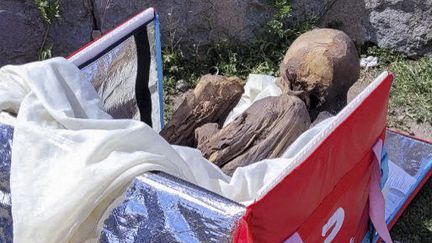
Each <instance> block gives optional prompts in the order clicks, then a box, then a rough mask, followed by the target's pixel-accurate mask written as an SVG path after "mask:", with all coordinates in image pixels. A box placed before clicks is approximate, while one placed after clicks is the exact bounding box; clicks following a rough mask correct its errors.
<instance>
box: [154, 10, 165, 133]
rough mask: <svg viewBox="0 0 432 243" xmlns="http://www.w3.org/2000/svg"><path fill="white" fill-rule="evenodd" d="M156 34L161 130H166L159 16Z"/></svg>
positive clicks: (156, 20)
mask: <svg viewBox="0 0 432 243" xmlns="http://www.w3.org/2000/svg"><path fill="white" fill-rule="evenodd" d="M155 29H156V30H155V33H156V65H157V67H156V69H157V72H158V91H159V104H160V123H161V129H162V128H164V126H165V124H164V119H165V116H164V93H163V70H162V69H163V66H162V50H161V38H160V22H159V15H158V14H156V17H155Z"/></svg>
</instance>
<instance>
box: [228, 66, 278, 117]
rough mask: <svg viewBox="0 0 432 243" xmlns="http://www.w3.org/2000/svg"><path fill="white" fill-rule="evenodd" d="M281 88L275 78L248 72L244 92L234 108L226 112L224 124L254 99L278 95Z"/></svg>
mask: <svg viewBox="0 0 432 243" xmlns="http://www.w3.org/2000/svg"><path fill="white" fill-rule="evenodd" d="M281 94H282V91H281V89H280V88H279V87H278V86H277V85H276V78H275V77H273V76H268V75H263V74H250V75H249V76H248V79H247V81H246V85H245V86H244V92H243V95H242V96H241V98H240V100H239V102H238V103H237V105H236V106H235V107H234V109H233V110H232V111H231V112H230V113H229V114H228V116H227V118H226V120H225V123H224V126H226V125H227V124H228V123H230V122H232V121H234V119H236V118H237V117H238V116H240V115H241V114H242V113H243V112H244V111H246V110H247V108H249V107H250V106H251V105H252V104H253V103H254V102H255V101H258V100H261V99H263V98H265V97H269V96H279V95H281Z"/></svg>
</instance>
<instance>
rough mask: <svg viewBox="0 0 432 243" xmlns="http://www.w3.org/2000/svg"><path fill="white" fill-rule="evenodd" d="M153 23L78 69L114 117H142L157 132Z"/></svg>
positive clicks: (158, 108) (158, 86) (159, 124)
mask: <svg viewBox="0 0 432 243" xmlns="http://www.w3.org/2000/svg"><path fill="white" fill-rule="evenodd" d="M155 25H156V23H155V21H152V22H149V23H148V24H147V25H145V26H143V27H141V28H140V29H139V31H135V32H134V33H133V34H132V35H130V36H129V37H127V38H126V39H124V40H122V41H121V42H119V43H116V44H115V46H113V47H112V48H110V49H107V50H104V52H101V53H99V54H98V56H96V58H95V59H94V60H93V61H92V62H90V63H88V64H85V65H84V66H82V67H80V69H81V71H82V72H83V73H84V76H85V78H86V79H87V80H89V81H90V82H91V83H92V85H93V86H94V87H95V89H96V91H97V93H98V95H99V97H100V98H101V101H102V103H103V105H104V108H105V111H106V112H107V113H109V114H110V115H111V116H112V117H113V118H115V119H136V120H142V121H144V122H146V123H147V124H148V125H151V126H152V127H153V129H154V130H156V131H160V130H161V127H162V122H161V115H160V114H161V112H163V111H162V109H161V108H162V106H161V105H162V104H161V102H162V97H160V96H161V92H162V81H161V80H159V75H158V68H159V69H160V68H161V67H158V64H157V60H156V59H157V58H156V56H157V55H156V54H157V51H158V45H157V41H156V26H155ZM84 51H85V50H84ZM150 116H151V117H150Z"/></svg>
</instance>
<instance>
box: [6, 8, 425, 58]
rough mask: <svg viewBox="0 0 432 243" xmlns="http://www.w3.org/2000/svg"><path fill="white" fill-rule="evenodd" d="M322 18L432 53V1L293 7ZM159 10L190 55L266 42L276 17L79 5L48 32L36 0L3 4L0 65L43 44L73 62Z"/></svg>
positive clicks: (407, 49) (300, 14)
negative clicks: (218, 46) (143, 14)
mask: <svg viewBox="0 0 432 243" xmlns="http://www.w3.org/2000/svg"><path fill="white" fill-rule="evenodd" d="M333 2H334V4H333V5H332V6H331V8H330V10H329V11H328V12H326V14H325V15H324V16H321V19H320V20H321V25H322V26H333V27H337V28H340V29H342V30H343V31H345V32H346V33H347V34H348V35H349V36H351V38H353V39H354V40H355V41H356V42H357V43H358V44H363V43H365V42H372V43H375V44H377V45H378V46H380V47H384V48H392V49H395V50H397V51H399V52H402V53H404V54H406V55H408V56H412V57H418V56H422V55H431V54H432V0H336V1H334V0H324V1H323V0H292V1H291V5H292V8H293V16H292V18H291V21H292V22H297V21H302V20H305V19H308V18H310V17H311V16H317V15H319V13H321V12H322V11H323V9H325V7H326V6H327V5H326V4H329V3H333ZM151 6H152V7H155V8H156V9H157V10H158V11H159V13H160V15H161V22H162V34H163V42H164V44H166V45H181V46H183V47H187V48H197V47H202V46H205V45H206V44H207V43H209V42H213V41H216V42H220V41H231V42H237V41H248V40H251V39H254V38H256V37H257V36H259V33H260V30H262V26H263V25H264V24H265V23H266V22H267V21H268V20H269V19H270V18H271V16H272V14H273V13H274V10H273V9H272V8H271V7H270V6H269V5H268V1H267V0H207V1H202V0H147V1H144V0H130V1H126V0H73V1H66V0H63V1H61V16H62V17H61V19H60V20H58V21H56V22H55V23H54V24H53V25H52V26H51V27H50V29H49V31H48V35H47V36H46V38H45V33H46V29H47V26H46V25H45V24H44V23H43V21H42V20H41V18H40V13H39V10H38V9H37V8H36V6H35V4H34V1H33V0H22V1H16V0H1V1H0V66H3V65H5V64H9V63H13V64H18V63H24V62H28V61H34V60H37V56H38V50H39V49H40V47H41V45H42V43H43V42H44V39H46V42H47V43H52V44H53V55H62V56H67V55H68V54H70V53H71V52H73V51H74V50H76V49H77V48H79V47H80V46H82V45H83V44H85V43H87V42H88V41H90V40H91V37H92V32H93V31H94V30H100V31H101V32H102V33H104V32H106V31H108V30H109V29H111V28H112V27H114V26H116V25H117V24H119V23H121V22H123V21H124V20H126V19H128V18H129V17H130V16H132V15H133V14H136V13H137V12H139V11H140V10H143V9H145V8H148V7H151Z"/></svg>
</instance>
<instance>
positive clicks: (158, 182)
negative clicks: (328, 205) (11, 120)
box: [0, 124, 245, 243]
mask: <svg viewBox="0 0 432 243" xmlns="http://www.w3.org/2000/svg"><path fill="white" fill-rule="evenodd" d="M12 135H13V128H12V127H10V126H6V125H1V124H0V242H1V243H3V242H5V243H9V242H10V243H12V240H13V235H12V232H13V231H12V215H11V201H10V188H9V176H10V164H11V144H12ZM244 212H245V208H244V206H242V205H240V204H237V203H235V202H233V201H230V200H228V199H226V198H224V197H221V196H219V195H217V194H214V193H212V192H209V191H207V190H205V189H203V188H200V187H198V186H196V185H193V184H191V183H188V182H186V181H183V180H181V179H178V178H176V177H173V176H170V175H168V174H165V173H162V172H149V173H145V174H143V175H141V176H139V177H136V178H135V179H134V181H133V182H132V183H131V185H130V187H129V188H128V190H127V191H126V194H125V199H124V200H123V201H122V203H120V204H119V206H117V207H116V208H115V209H114V210H113V211H112V212H111V214H110V216H109V217H108V218H107V219H106V221H105V225H104V227H103V231H102V232H101V238H100V242H104V243H111V242H231V241H232V236H233V233H234V230H235V229H236V228H237V222H238V220H239V219H240V217H241V216H242V215H243V214H244Z"/></svg>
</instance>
